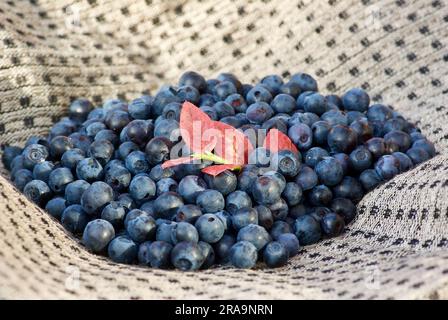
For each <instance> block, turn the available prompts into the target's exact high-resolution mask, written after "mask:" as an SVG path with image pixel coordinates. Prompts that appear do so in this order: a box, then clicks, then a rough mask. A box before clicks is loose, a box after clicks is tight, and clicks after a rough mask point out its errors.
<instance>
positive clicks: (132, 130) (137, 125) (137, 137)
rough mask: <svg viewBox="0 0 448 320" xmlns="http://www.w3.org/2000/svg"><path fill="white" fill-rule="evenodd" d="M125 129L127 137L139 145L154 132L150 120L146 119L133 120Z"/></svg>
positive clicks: (145, 141) (146, 140)
mask: <svg viewBox="0 0 448 320" xmlns="http://www.w3.org/2000/svg"><path fill="white" fill-rule="evenodd" d="M125 129H126V136H127V138H128V139H129V140H130V141H132V142H134V143H135V144H137V145H139V146H140V145H144V144H145V143H147V142H148V141H149V139H151V138H152V137H153V133H154V126H153V124H152V122H151V121H146V120H133V121H131V122H129V124H128V125H127V126H126V128H125Z"/></svg>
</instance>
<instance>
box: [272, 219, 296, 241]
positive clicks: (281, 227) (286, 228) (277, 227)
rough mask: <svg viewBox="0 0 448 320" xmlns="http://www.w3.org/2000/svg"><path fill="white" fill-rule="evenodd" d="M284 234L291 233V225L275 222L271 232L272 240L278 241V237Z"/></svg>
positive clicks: (279, 221)
mask: <svg viewBox="0 0 448 320" xmlns="http://www.w3.org/2000/svg"><path fill="white" fill-rule="evenodd" d="M284 233H291V227H290V225H289V224H288V223H286V222H285V221H282V220H277V221H275V222H274V224H273V225H272V228H271V230H270V235H271V237H272V239H274V240H277V239H278V237H279V236H280V235H281V234H284Z"/></svg>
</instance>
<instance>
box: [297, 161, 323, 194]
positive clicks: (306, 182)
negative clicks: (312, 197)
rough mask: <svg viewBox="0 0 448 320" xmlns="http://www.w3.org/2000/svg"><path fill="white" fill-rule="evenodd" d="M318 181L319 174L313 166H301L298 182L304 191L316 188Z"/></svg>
mask: <svg viewBox="0 0 448 320" xmlns="http://www.w3.org/2000/svg"><path fill="white" fill-rule="evenodd" d="M318 181H319V179H318V177H317V174H316V172H315V171H314V170H313V169H312V168H310V167H308V166H304V165H302V166H301V168H300V170H299V172H298V174H297V176H296V183H297V184H298V185H299V186H301V187H302V190H303V191H306V190H310V189H312V188H314V186H316V185H317V183H318Z"/></svg>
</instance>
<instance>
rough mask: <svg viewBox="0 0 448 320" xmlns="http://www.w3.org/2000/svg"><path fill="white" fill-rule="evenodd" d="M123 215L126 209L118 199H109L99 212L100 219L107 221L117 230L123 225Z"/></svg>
mask: <svg viewBox="0 0 448 320" xmlns="http://www.w3.org/2000/svg"><path fill="white" fill-rule="evenodd" d="M125 216H126V209H125V207H124V206H123V205H122V204H121V203H119V202H118V201H111V202H110V203H109V204H108V205H107V206H105V207H104V209H103V211H102V212H101V219H103V220H106V221H109V222H110V223H111V224H112V225H113V226H114V228H115V230H118V229H119V228H120V227H121V226H122V225H123V221H124V217H125Z"/></svg>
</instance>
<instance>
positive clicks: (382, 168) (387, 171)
mask: <svg viewBox="0 0 448 320" xmlns="http://www.w3.org/2000/svg"><path fill="white" fill-rule="evenodd" d="M408 155H409V154H408ZM411 159H412V157H411ZM375 171H376V172H377V173H378V175H379V176H380V177H381V179H383V180H389V179H392V178H393V177H394V176H396V175H397V174H399V173H400V161H398V159H397V158H395V157H394V156H391V155H385V156H382V157H381V158H379V159H378V161H377V162H376V163H375Z"/></svg>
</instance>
